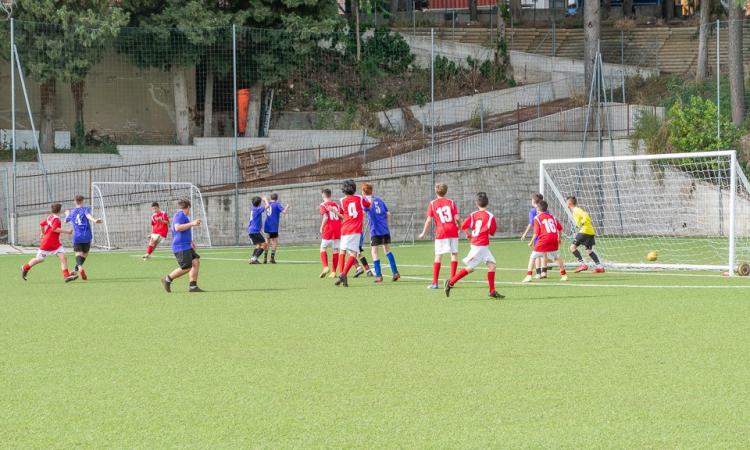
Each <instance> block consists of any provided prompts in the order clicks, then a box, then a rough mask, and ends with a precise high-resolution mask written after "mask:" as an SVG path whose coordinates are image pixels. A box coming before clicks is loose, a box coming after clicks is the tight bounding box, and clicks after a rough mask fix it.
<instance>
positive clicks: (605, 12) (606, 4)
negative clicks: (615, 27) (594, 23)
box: [602, 0, 612, 20]
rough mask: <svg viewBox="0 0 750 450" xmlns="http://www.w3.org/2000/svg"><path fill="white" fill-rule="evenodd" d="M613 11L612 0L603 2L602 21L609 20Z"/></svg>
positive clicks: (603, 0)
mask: <svg viewBox="0 0 750 450" xmlns="http://www.w3.org/2000/svg"><path fill="white" fill-rule="evenodd" d="M611 10H612V0H602V19H604V20H607V19H609V13H610V11H611Z"/></svg>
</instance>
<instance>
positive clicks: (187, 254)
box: [174, 248, 201, 270]
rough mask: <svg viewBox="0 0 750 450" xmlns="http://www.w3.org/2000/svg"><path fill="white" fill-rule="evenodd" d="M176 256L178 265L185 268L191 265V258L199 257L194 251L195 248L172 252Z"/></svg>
mask: <svg viewBox="0 0 750 450" xmlns="http://www.w3.org/2000/svg"><path fill="white" fill-rule="evenodd" d="M174 257H175V258H177V264H179V265H180V269H182V270H187V269H190V268H192V267H193V260H194V259H200V258H201V256H200V255H199V254H197V253H196V252H195V249H192V248H191V249H188V250H183V251H181V252H177V253H175V254H174Z"/></svg>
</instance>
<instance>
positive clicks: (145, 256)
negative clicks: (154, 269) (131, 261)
mask: <svg viewBox="0 0 750 450" xmlns="http://www.w3.org/2000/svg"><path fill="white" fill-rule="evenodd" d="M150 258H151V255H148V254H146V255H143V260H144V261H146V260H148V259H150Z"/></svg>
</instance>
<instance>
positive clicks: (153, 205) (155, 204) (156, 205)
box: [151, 202, 159, 208]
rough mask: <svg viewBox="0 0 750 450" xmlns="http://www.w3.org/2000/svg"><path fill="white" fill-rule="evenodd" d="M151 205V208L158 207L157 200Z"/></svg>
mask: <svg viewBox="0 0 750 450" xmlns="http://www.w3.org/2000/svg"><path fill="white" fill-rule="evenodd" d="M151 207H152V208H158V207H159V202H154V203H151Z"/></svg>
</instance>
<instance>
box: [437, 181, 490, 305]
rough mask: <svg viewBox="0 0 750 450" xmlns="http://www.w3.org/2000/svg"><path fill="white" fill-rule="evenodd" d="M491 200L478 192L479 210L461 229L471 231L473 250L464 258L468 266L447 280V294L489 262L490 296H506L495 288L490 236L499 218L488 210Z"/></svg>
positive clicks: (449, 294) (467, 232) (488, 280)
mask: <svg viewBox="0 0 750 450" xmlns="http://www.w3.org/2000/svg"><path fill="white" fill-rule="evenodd" d="M489 203H490V201H489V199H488V198H487V193H485V192H479V193H477V198H476V204H477V207H478V208H479V210H478V211H474V212H473V213H471V215H470V216H469V217H467V218H466V220H465V221H464V223H463V224H461V229H462V230H465V231H466V234H467V235H468V234H469V232H471V250H469V254H468V255H467V256H466V258H464V264H465V265H466V267H464V268H463V269H461V271H460V272H458V273H457V274H456V275H454V276H453V277H452V278H451V279H450V280H445V296H446V297H450V296H451V289H453V286H455V285H456V283H458V281H459V280H460V279H461V278H463V277H465V276H466V275H468V274H470V273H471V272H473V271H474V269H475V268H476V267H477V266H478V265H479V264H480V263H485V264H487V282H488V283H489V287H490V298H497V299H500V298H505V296H503V295H502V294H500V293H499V292H497V291H496V290H495V269H496V264H495V257H494V256H492V252H490V236H494V235H495V232H496V231H497V220H495V216H493V215H492V213H490V212H489V211H487V205H489Z"/></svg>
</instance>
